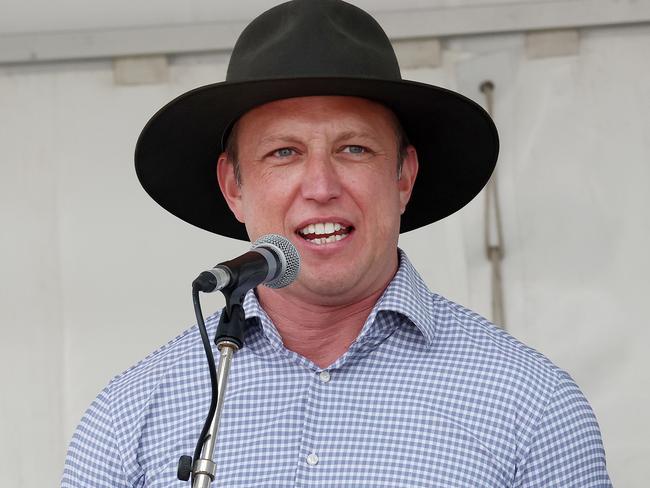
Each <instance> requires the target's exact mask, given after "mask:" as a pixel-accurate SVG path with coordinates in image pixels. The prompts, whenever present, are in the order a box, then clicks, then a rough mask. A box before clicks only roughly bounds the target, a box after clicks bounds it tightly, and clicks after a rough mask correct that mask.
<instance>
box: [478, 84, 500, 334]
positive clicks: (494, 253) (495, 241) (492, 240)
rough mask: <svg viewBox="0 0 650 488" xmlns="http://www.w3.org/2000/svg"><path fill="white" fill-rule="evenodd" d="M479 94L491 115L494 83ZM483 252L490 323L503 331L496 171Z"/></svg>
mask: <svg viewBox="0 0 650 488" xmlns="http://www.w3.org/2000/svg"><path fill="white" fill-rule="evenodd" d="M480 90H481V92H482V93H483V94H484V95H485V103H486V106H487V111H488V113H489V114H490V115H492V114H493V103H494V83H492V82H491V81H489V80H487V81H484V82H483V83H481V86H480ZM485 192H486V193H485V252H486V255H487V258H488V260H489V261H490V266H491V268H492V322H494V323H495V324H497V325H500V326H501V327H503V328H504V329H505V326H506V318H505V309H504V306H503V281H502V276H501V262H502V261H503V256H504V250H503V230H502V226H501V209H500V208H499V199H498V192H497V176H496V171H495V172H494V173H493V174H492V177H491V178H490V181H488V184H487V187H486V190H485Z"/></svg>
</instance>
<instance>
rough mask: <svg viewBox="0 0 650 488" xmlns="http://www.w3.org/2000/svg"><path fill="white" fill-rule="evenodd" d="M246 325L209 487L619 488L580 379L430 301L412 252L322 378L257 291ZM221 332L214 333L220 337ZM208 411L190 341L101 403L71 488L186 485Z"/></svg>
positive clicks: (81, 442)
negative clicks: (180, 465)
mask: <svg viewBox="0 0 650 488" xmlns="http://www.w3.org/2000/svg"><path fill="white" fill-rule="evenodd" d="M245 310H246V316H247V324H248V332H247V338H246V345H245V347H244V348H243V349H242V350H241V351H240V352H238V353H237V354H236V355H235V358H234V360H233V364H232V370H231V376H230V380H229V383H228V389H227V394H226V399H225V406H224V414H223V417H222V420H221V426H220V430H219V436H218V439H217V447H216V453H215V461H216V463H217V478H216V480H215V482H214V483H213V484H212V486H215V487H216V486H221V487H253V486H264V487H291V486H293V487H333V486H347V487H364V486H368V487H370V486H371V487H408V488H416V487H441V488H454V487H458V488H461V487H462V488H476V487H486V488H488V487H489V488H500V487H517V488H537V487H539V488H570V487H574V488H589V487H594V488H595V487H610V486H611V483H610V481H609V477H608V475H607V471H606V466H605V453H604V450H603V446H602V442H601V437H600V432H599V428H598V424H597V422H596V418H595V417H594V414H593V412H592V410H591V408H590V406H589V404H588V403H587V401H586V399H585V398H584V396H583V395H582V393H581V392H580V390H579V388H578V387H577V386H576V384H575V383H574V381H573V380H572V379H571V377H570V376H569V375H568V374H567V373H565V372H564V371H562V370H560V369H559V368H557V367H556V366H554V365H553V364H552V363H551V362H550V361H549V360H547V359H546V358H545V357H544V356H542V355H541V354H539V353H537V352H535V351H534V350H532V349H530V348H528V347H526V346H524V345H523V344H521V343H520V342H518V341H517V340H516V339H514V338H513V337H511V336H510V335H508V334H507V333H506V332H504V331H502V330H500V329H498V328H496V327H494V326H493V325H492V324H490V323H489V322H488V321H486V320H485V319H483V318H482V317H480V316H478V315H477V314H475V313H473V312H471V311H469V310H467V309H465V308H463V307H461V306H459V305H457V304H454V303H452V302H450V301H448V300H446V299H445V298H443V297H441V296H439V295H436V294H432V293H431V292H429V291H428V289H427V287H426V286H425V284H424V283H423V281H422V279H421V278H420V277H419V275H418V274H417V272H416V271H415V270H414V268H413V266H412V265H411V263H410V262H409V260H408V258H407V257H406V255H405V254H404V253H403V252H402V251H400V267H399V270H398V272H397V274H396V275H395V278H394V279H393V281H392V282H391V284H390V285H389V287H388V288H387V289H386V291H385V292H384V294H383V296H382V298H381V299H380V300H379V301H378V302H377V304H376V305H375V307H374V309H373V311H372V313H371V314H370V316H369V317H368V319H367V321H366V323H365V325H364V327H363V329H362V331H361V334H360V335H359V337H358V339H357V340H356V341H355V342H354V343H353V344H352V346H351V347H350V349H349V351H348V352H347V353H346V354H345V355H344V356H342V357H341V358H339V359H338V360H337V361H336V362H335V363H334V364H332V365H331V366H330V367H329V368H327V369H326V370H321V369H319V368H318V367H317V366H316V365H314V364H313V363H312V362H310V361H309V360H307V359H305V358H304V357H301V356H299V355H297V354H296V353H294V352H292V351H289V350H287V349H286V348H284V346H283V344H282V341H281V338H280V336H279V335H278V332H277V331H276V329H275V327H274V326H273V324H272V323H271V321H270V320H269V318H268V317H267V315H266V314H265V313H264V311H263V310H262V309H261V308H260V306H259V303H258V302H257V299H256V297H255V295H254V293H252V292H251V293H249V294H248V295H247V297H246V301H245ZM218 318H219V316H218V314H215V315H213V316H211V317H210V318H209V319H208V320H207V326H208V330H209V332H210V334H211V335H214V331H215V329H216V325H217V323H218ZM215 352H216V351H215ZM217 357H218V354H217ZM209 397H210V385H209V375H208V370H207V365H206V363H205V359H204V353H203V350H202V346H201V343H200V340H199V334H198V330H197V328H196V327H193V328H191V329H189V330H188V331H186V332H185V333H183V334H182V335H180V336H179V337H177V338H176V339H174V340H173V341H171V342H170V343H169V344H167V345H166V346H164V347H162V348H161V349H159V350H158V351H156V352H154V353H153V354H151V355H150V356H149V357H147V358H146V359H144V360H143V361H141V362H140V363H139V364H137V365H136V366H134V367H133V368H131V369H129V370H127V371H126V372H124V373H123V374H121V375H119V376H117V377H116V378H114V379H113V380H112V381H111V382H110V384H109V385H108V386H107V387H106V388H105V389H104V391H102V392H101V393H100V394H99V396H98V397H97V398H96V399H95V401H94V402H93V403H92V405H91V406H90V408H89V409H88V411H87V412H86V414H85V415H84V417H83V419H82V420H81V423H80V424H79V427H78V428H77V430H76V432H75V434H74V436H73V438H72V441H71V443H70V447H69V451H68V456H67V459H66V464H65V469H64V473H63V481H62V484H61V486H62V488H81V487H84V488H90V487H92V488H104V487H105V488H109V487H110V488H127V487H150V488H154V487H156V488H162V487H166V488H169V487H181V486H189V482H181V481H178V480H177V479H176V463H177V460H178V458H179V456H181V455H182V454H190V455H191V454H192V452H193V449H194V445H195V443H196V440H197V436H198V434H199V432H200V429H201V426H202V424H203V420H204V417H205V415H206V413H207V410H208V405H209Z"/></svg>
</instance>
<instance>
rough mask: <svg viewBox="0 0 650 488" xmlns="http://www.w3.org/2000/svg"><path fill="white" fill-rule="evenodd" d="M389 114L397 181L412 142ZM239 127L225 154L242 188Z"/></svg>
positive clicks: (231, 132)
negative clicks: (393, 134)
mask: <svg viewBox="0 0 650 488" xmlns="http://www.w3.org/2000/svg"><path fill="white" fill-rule="evenodd" d="M389 112H390V115H391V118H392V122H393V128H394V130H395V137H396V139H397V159H398V160H397V179H400V178H401V177H402V166H403V165H404V159H406V156H407V155H408V152H407V148H408V146H409V144H410V142H409V138H408V135H407V134H406V131H405V130H404V127H402V123H401V122H400V120H399V118H398V117H397V115H395V113H394V112H393V111H392V110H389ZM238 127H239V119H238V120H236V121H235V122H234V123H233V124H232V126H231V128H230V130H229V132H228V133H227V135H226V144H225V147H224V152H225V153H226V156H227V158H228V160H229V161H231V162H232V165H233V169H234V171H235V181H236V182H237V185H239V186H241V182H242V181H241V168H240V167H239V153H238V151H237V132H238Z"/></svg>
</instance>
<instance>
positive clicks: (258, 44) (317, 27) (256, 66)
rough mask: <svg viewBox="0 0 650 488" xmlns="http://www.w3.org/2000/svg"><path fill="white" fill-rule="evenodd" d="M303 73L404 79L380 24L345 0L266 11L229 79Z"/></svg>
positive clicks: (243, 43) (310, 0) (243, 38)
mask: <svg viewBox="0 0 650 488" xmlns="http://www.w3.org/2000/svg"><path fill="white" fill-rule="evenodd" d="M303 77H304V78H320V77H338V78H341V77H352V78H377V79H384V80H395V81H399V80H401V79H402V78H401V75H400V70H399V65H398V63H397V58H396V57H395V52H394V51H393V47H392V45H391V43H390V40H389V39H388V37H387V36H386V33H385V32H384V31H383V29H382V28H381V26H380V25H379V24H378V23H377V22H376V21H375V19H373V18H372V17H371V16H370V15H369V14H367V13H366V12H364V11H363V10H361V9H360V8H358V7H355V6H354V5H350V4H349V3H346V2H343V1H341V0H294V1H291V2H286V3H283V4H281V5H278V6H277V7H274V8H272V9H270V10H267V11H266V12H264V13H263V14H262V15H260V16H259V17H257V18H256V19H255V20H253V21H252V22H251V23H250V24H249V25H248V27H246V29H244V31H243V32H242V33H241V35H240V36H239V39H237V43H236V44H235V47H234V49H233V52H232V56H231V58H230V63H229V65H228V73H227V75H226V80H227V81H228V82H238V81H251V80H262V79H285V78H303Z"/></svg>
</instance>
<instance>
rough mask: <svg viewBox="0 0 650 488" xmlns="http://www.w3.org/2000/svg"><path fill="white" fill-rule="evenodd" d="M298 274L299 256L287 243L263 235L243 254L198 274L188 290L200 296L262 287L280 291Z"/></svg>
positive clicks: (274, 236) (273, 235)
mask: <svg viewBox="0 0 650 488" xmlns="http://www.w3.org/2000/svg"><path fill="white" fill-rule="evenodd" d="M299 271H300V255H299V254H298V251H297V250H296V247H295V246H294V245H293V244H292V243H291V241H289V239H287V238H286V237H283V236H280V235H277V234H267V235H264V236H262V237H260V238H259V239H257V240H256V241H255V242H254V243H253V244H252V246H251V250H250V251H248V252H247V253H245V254H242V255H241V256H239V257H236V258H235V259H231V260H230V261H224V262H223V263H219V264H217V265H216V266H215V267H214V268H212V269H210V270H208V271H204V272H203V273H201V274H200V275H199V276H198V277H197V278H196V279H195V280H194V282H193V283H192V288H193V289H195V290H198V291H202V292H204V293H210V292H213V291H218V290H223V289H224V288H230V289H233V290H234V289H240V290H250V289H252V288H255V287H256V286H257V285H260V284H262V283H263V284H265V285H266V286H268V287H270V288H283V287H285V286H287V285H289V284H291V283H293V281H294V280H295V279H296V277H297V276H298V272H299Z"/></svg>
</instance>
